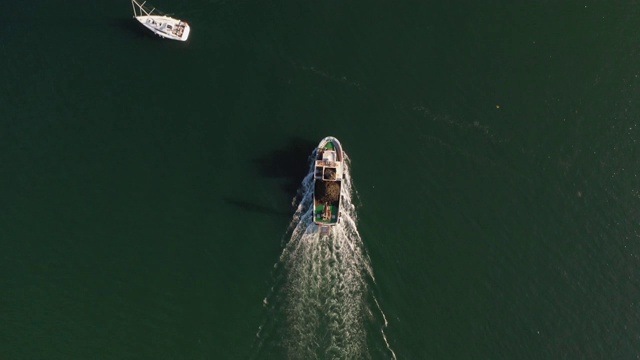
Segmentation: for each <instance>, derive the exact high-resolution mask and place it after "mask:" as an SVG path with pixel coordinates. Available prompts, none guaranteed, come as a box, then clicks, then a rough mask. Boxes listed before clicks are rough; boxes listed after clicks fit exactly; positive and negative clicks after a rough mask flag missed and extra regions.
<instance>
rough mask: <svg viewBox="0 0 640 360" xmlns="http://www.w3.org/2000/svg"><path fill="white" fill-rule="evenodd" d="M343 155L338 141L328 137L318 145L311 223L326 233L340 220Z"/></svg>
mask: <svg viewBox="0 0 640 360" xmlns="http://www.w3.org/2000/svg"><path fill="white" fill-rule="evenodd" d="M343 177H344V154H343V153H342V145H340V142H339V141H338V139H336V138H334V137H332V136H328V137H326V138H324V139H322V141H320V144H319V145H318V149H317V150H316V158H315V170H314V184H313V221H314V222H315V223H316V224H318V226H319V228H320V233H326V232H328V231H329V229H330V227H331V226H334V225H336V224H337V223H338V221H339V220H340V199H341V196H340V194H341V191H342V179H343Z"/></svg>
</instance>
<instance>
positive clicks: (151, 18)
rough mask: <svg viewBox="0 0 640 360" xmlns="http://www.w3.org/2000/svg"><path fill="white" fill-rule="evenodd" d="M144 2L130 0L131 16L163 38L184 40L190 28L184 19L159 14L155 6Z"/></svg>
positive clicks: (187, 36)
mask: <svg viewBox="0 0 640 360" xmlns="http://www.w3.org/2000/svg"><path fill="white" fill-rule="evenodd" d="M146 3H147V2H146V1H145V2H143V3H139V2H138V1H136V0H131V6H132V7H133V17H134V18H136V20H138V21H139V22H140V23H141V24H142V25H144V27H146V28H147V29H149V30H151V31H152V32H153V33H154V34H156V35H158V36H160V37H163V38H165V39H171V40H179V41H186V40H187V39H188V38H189V33H190V32H191V28H190V27H189V24H187V22H186V21H182V20H179V19H174V18H172V17H170V16H167V15H164V14H161V13H160V11H158V10H157V9H156V8H149V6H145V4H146Z"/></svg>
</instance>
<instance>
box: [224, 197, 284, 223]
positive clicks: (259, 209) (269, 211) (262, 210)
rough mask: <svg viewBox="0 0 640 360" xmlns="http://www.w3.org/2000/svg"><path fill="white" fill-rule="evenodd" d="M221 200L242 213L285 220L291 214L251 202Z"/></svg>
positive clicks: (229, 199) (232, 199)
mask: <svg viewBox="0 0 640 360" xmlns="http://www.w3.org/2000/svg"><path fill="white" fill-rule="evenodd" d="M223 200H224V202H225V203H227V204H229V205H233V206H235V207H237V208H240V209H242V210H244V211H248V212H253V213H259V214H266V215H272V216H278V217H280V216H282V217H287V218H290V217H291V212H289V211H282V210H278V209H274V208H272V207H269V206H264V205H260V204H256V203H252V202H249V201H245V200H241V199H234V198H224V199H223Z"/></svg>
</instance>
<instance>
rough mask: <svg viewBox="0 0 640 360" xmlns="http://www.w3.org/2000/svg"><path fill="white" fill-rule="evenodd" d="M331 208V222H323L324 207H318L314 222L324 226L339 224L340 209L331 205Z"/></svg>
mask: <svg viewBox="0 0 640 360" xmlns="http://www.w3.org/2000/svg"><path fill="white" fill-rule="evenodd" d="M329 207H330V208H331V220H322V214H323V213H324V205H316V211H315V213H314V214H313V217H314V220H315V221H316V222H318V223H322V224H335V223H337V222H338V207H337V206H333V205H329Z"/></svg>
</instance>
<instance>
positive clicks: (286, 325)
mask: <svg viewBox="0 0 640 360" xmlns="http://www.w3.org/2000/svg"><path fill="white" fill-rule="evenodd" d="M316 155H317V150H315V151H314V152H313V154H311V156H310V162H311V166H310V169H309V173H308V174H307V176H306V177H305V178H304V180H303V182H302V186H301V188H300V189H299V191H298V196H297V197H296V199H294V204H293V205H294V206H296V205H297V210H296V212H295V214H294V217H293V220H292V221H291V223H290V226H289V231H288V232H287V233H290V234H291V237H290V239H289V240H288V241H287V242H286V243H285V244H283V246H284V250H283V251H282V254H281V255H280V258H279V261H278V262H277V263H276V264H275V265H274V285H273V286H272V288H271V290H270V292H269V294H268V295H267V297H266V298H265V299H264V306H265V308H266V310H267V317H266V319H265V320H264V321H263V324H262V325H261V326H260V328H259V330H258V333H257V334H256V336H257V339H258V349H257V350H258V352H259V353H262V354H264V353H265V352H266V353H270V352H271V351H270V350H268V348H271V349H272V350H273V349H277V350H279V351H278V352H282V353H283V355H285V356H286V358H288V359H305V360H306V359H309V360H311V359H367V358H371V355H372V354H371V353H370V352H371V351H374V352H377V351H381V352H382V353H384V354H386V356H388V357H389V358H391V359H395V353H394V352H393V350H392V349H391V348H390V346H389V343H388V341H387V338H386V335H385V333H384V329H385V328H386V326H387V320H386V317H385V315H384V313H383V312H382V309H381V308H380V306H379V304H378V301H377V299H376V298H375V295H374V294H373V291H372V286H373V285H375V278H374V276H373V271H372V269H371V262H370V260H369V257H368V255H367V253H366V250H365V248H364V244H363V242H362V239H361V237H360V234H359V233H358V230H357V227H356V225H357V214H356V211H355V206H354V204H353V202H352V201H353V199H352V198H353V197H354V196H355V195H356V193H355V190H354V189H353V185H352V181H351V174H350V172H349V167H350V161H349V158H348V156H346V154H345V155H344V157H345V159H344V170H343V171H344V178H343V181H342V186H341V190H340V193H341V200H340V202H341V205H340V208H341V209H340V210H341V211H340V219H339V221H338V222H337V224H336V225H335V226H331V227H330V228H329V229H328V230H326V229H323V231H319V226H322V225H318V224H317V223H315V222H314V198H313V191H314V159H316ZM372 328H373V329H376V330H375V331H368V330H371V329H372ZM376 349H377V351H376ZM258 357H260V356H258ZM376 358H378V356H376Z"/></svg>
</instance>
